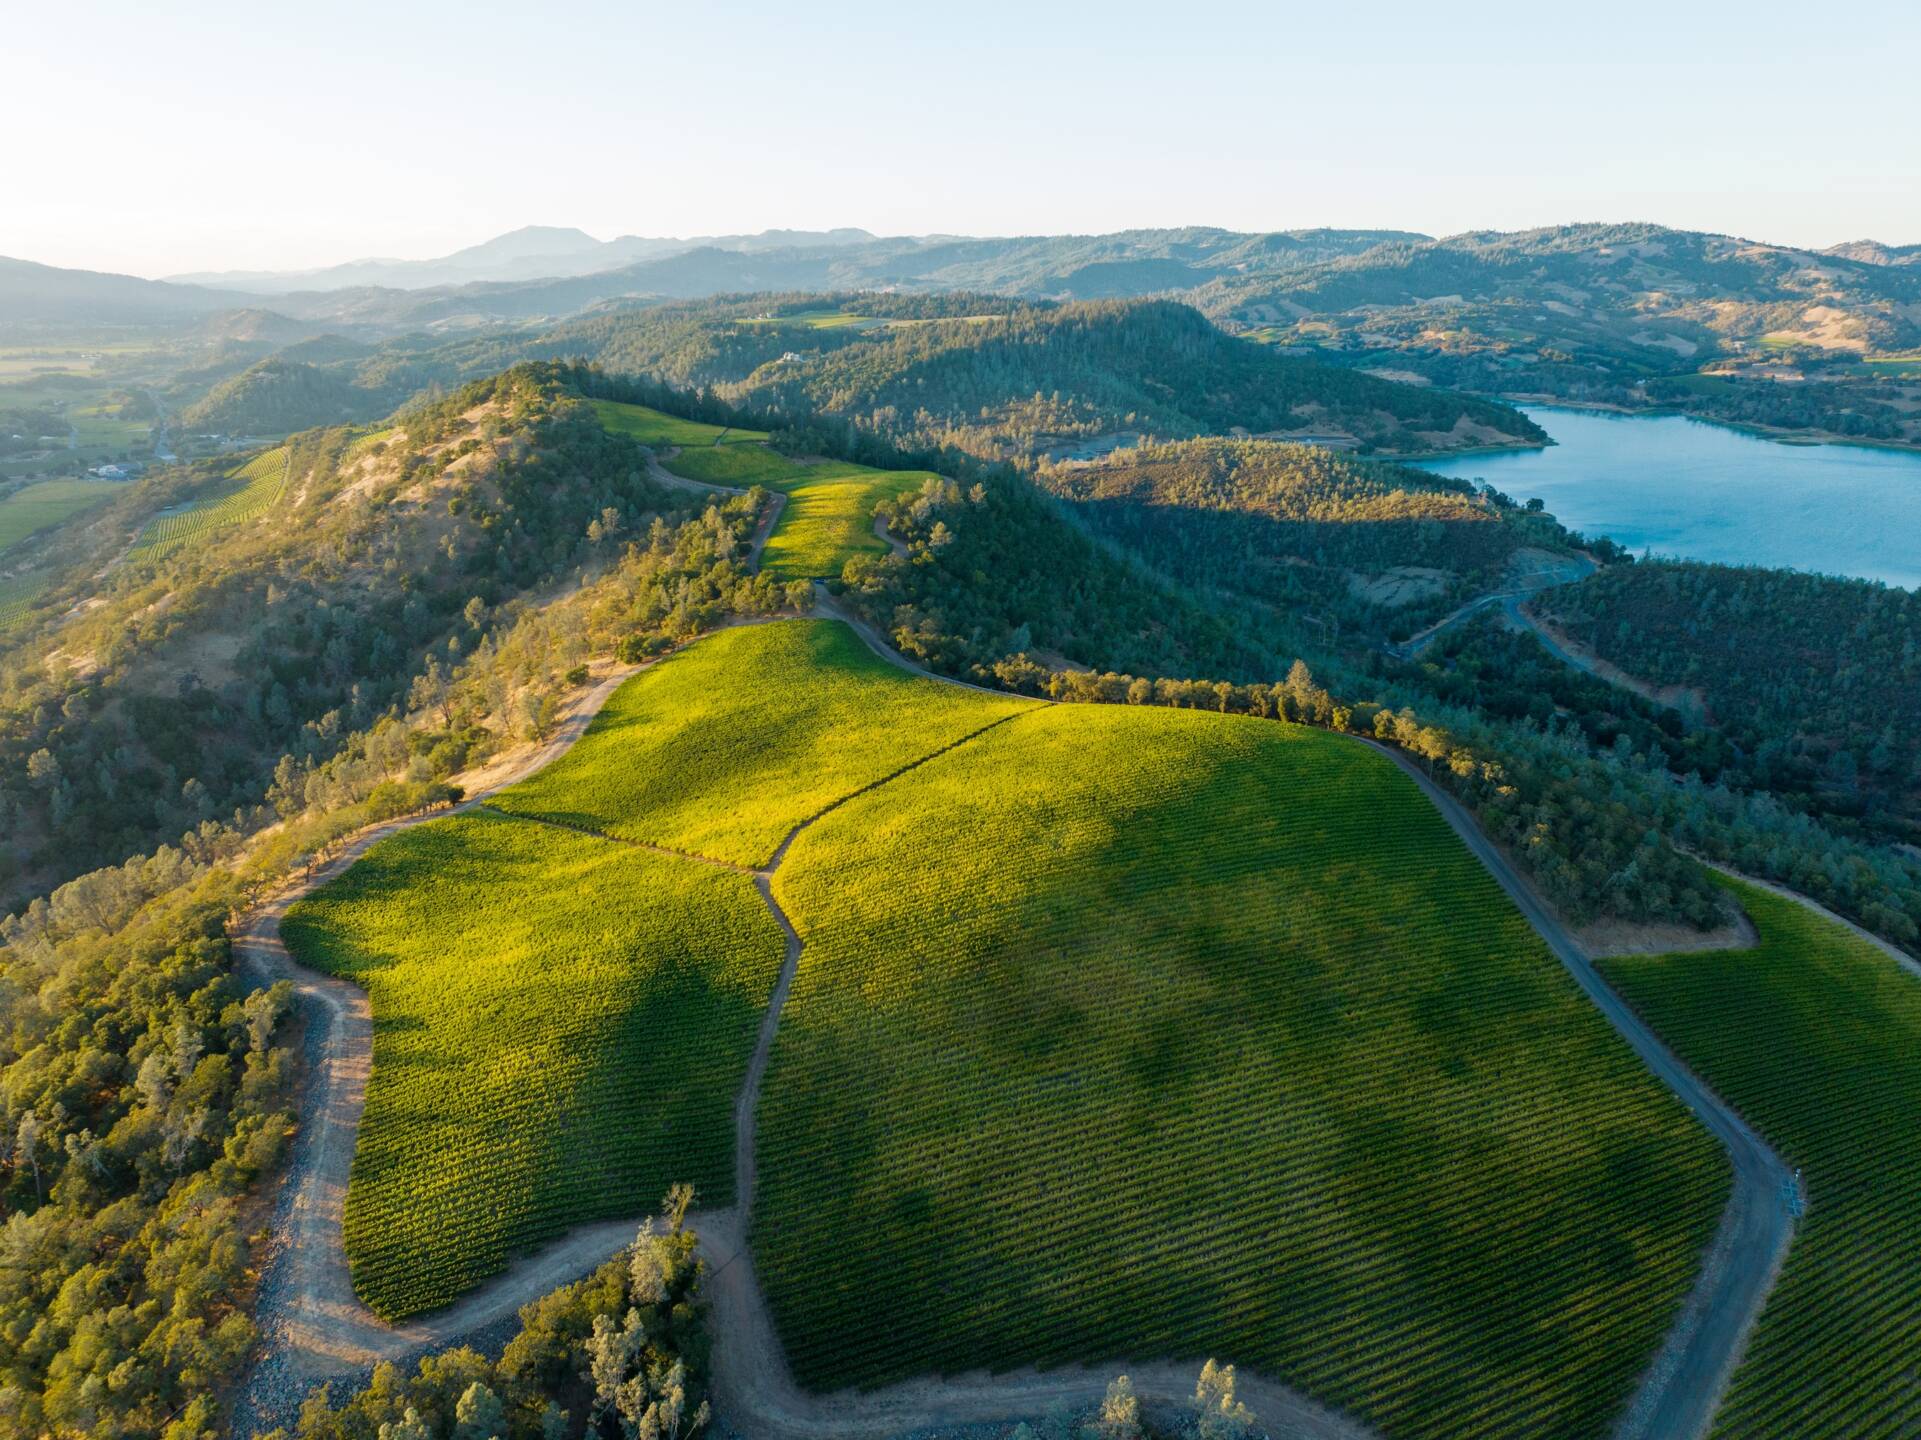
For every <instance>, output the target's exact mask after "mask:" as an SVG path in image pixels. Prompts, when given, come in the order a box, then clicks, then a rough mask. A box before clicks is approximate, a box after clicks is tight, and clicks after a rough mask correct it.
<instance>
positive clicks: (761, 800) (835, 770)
mask: <svg viewBox="0 0 1921 1440" xmlns="http://www.w3.org/2000/svg"><path fill="white" fill-rule="evenodd" d="M1034 703H1035V702H1033V701H1031V700H1022V699H1019V698H1017V697H1014V696H1006V697H1002V696H994V695H985V694H981V693H978V692H975V691H970V690H963V689H960V688H959V687H957V686H953V685H944V684H941V683H939V682H938V681H934V680H923V679H917V678H915V677H913V676H910V675H906V674H903V673H902V672H901V671H900V670H899V669H897V668H896V667H894V666H892V665H890V664H888V663H887V662H886V661H884V660H881V659H880V658H879V657H877V656H876V655H875V654H874V653H873V652H872V651H870V650H869V649H868V648H867V647H866V646H865V645H864V644H862V643H861V641H860V639H859V637H858V636H856V635H855V634H854V633H853V631H851V630H850V629H848V628H847V626H845V625H842V624H840V623H838V622H836V621H824V620H785V621H780V622H777V623H775V624H771V625H752V626H743V627H740V628H737V629H733V630H723V631H721V632H720V633H718V634H716V635H710V636H708V637H707V638H706V639H704V640H702V641H701V642H700V643H699V644H697V645H693V646H690V647H689V648H688V649H686V650H684V651H682V652H681V653H680V654H678V655H675V656H673V657H671V658H669V659H667V660H664V661H661V662H660V663H658V664H657V665H655V666H653V667H652V668H650V669H648V670H646V671H644V672H642V673H641V674H639V675H637V676H635V677H634V678H633V679H632V680H630V681H628V682H627V683H626V685H624V686H622V687H621V689H620V691H619V692H618V693H617V694H616V695H615V696H614V697H613V699H611V700H610V701H609V702H608V703H607V705H606V706H605V708H603V709H602V710H601V712H600V714H599V715H598V716H596V717H595V719H594V723H593V725H592V727H591V728H590V729H589V730H588V731H587V734H586V735H585V736H584V737H582V739H581V741H580V742H579V743H578V744H577V745H575V746H574V747H573V749H572V750H570V751H568V753H567V754H566V755H564V756H562V757H561V758H560V759H559V760H557V761H555V762H554V763H553V764H552V765H549V766H548V767H547V768H546V769H544V770H542V771H541V772H540V773H539V774H537V775H535V776H533V777H532V778H531V779H529V780H525V781H523V782H522V783H520V784H519V785H516V786H513V787H512V788H511V789H508V790H505V791H503V792H501V793H500V794H499V795H497V796H496V797H494V801H493V803H494V804H495V805H497V806H498V807H499V808H500V809H502V810H505V811H508V812H511V813H514V814H522V815H531V816H543V817H547V818H550V819H557V820H560V821H563V822H565V823H567V824H572V825H579V826H584V827H586V828H589V829H593V830H599V831H604V832H606V833H608V834H611V835H616V836H620V837H622V838H624V839H629V840H640V841H645V842H646V843H648V844H653V845H662V846H665V847H667V848H668V849H672V850H681V851H688V852H693V853H697V854H701V855H706V856H710V857H712V858H714V859H719V860H726V861H729V862H731V863H734V864H739V865H759V864H762V863H764V862H765V861H767V860H768V859H769V858H770V857H771V856H772V855H773V852H774V849H775V847H776V846H778V845H779V844H780V842H781V840H782V838H783V837H784V836H785V835H786V834H787V832H788V831H789V830H791V829H792V828H793V827H794V826H795V825H796V824H798V823H799V822H800V821H801V820H804V819H805V818H806V817H807V816H809V815H811V814H813V813H815V812H816V811H818V810H820V809H821V808H823V807H824V806H826V805H827V804H829V803H830V802H832V801H833V800H835V799H838V798H839V797H840V796H842V795H845V794H847V793H848V792H849V791H852V790H857V789H859V788H860V787H861V786H862V785H866V784H868V783H870V782H872V781H874V780H878V779H879V778H881V777H882V776H884V775H886V774H888V773H889V772H890V771H892V770H895V769H897V768H899V767H900V766H902V765H904V764H907V763H908V762H909V761H911V760H914V759H917V758H919V757H920V756H922V755H925V754H927V753H928V752H930V751H933V750H937V749H939V748H940V747H941V746H943V745H946V744H948V743H950V742H952V741H954V740H956V739H958V738H960V737H961V736H963V735H965V734H968V733H969V732H971V731H974V730H977V729H979V728H980V727H981V726H983V725H988V724H991V723H992V722H993V721H995V720H996V719H998V718H1000V717H1001V716H1004V715H1010V714H1014V713H1016V712H1018V711H1020V710H1024V709H1028V708H1031V707H1032V706H1033V705H1034Z"/></svg>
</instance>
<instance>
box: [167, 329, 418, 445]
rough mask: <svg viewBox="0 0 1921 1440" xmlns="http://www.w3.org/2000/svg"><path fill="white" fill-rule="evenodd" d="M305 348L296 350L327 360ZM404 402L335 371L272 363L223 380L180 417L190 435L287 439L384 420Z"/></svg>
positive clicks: (276, 360)
mask: <svg viewBox="0 0 1921 1440" xmlns="http://www.w3.org/2000/svg"><path fill="white" fill-rule="evenodd" d="M314 343H315V342H305V343H304V344H302V345H300V346H296V347H294V348H295V350H308V352H309V353H317V354H319V355H323V356H324V355H326V354H327V353H328V352H327V351H326V350H325V349H320V350H318V351H315V350H312V349H309V347H310V346H312V345H313V344H314ZM402 398H404V396H401V395H397V394H395V393H393V392H391V391H387V390H381V389H373V388H368V387H365V386H361V385H356V384H355V383H353V382H352V381H351V380H349V379H346V378H345V377H343V376H341V375H340V374H338V373H337V372H335V371H332V370H323V369H321V368H320V367H319V366H318V365H314V364H309V363H306V362H304V361H301V360H296V359H291V358H285V357H274V358H270V359H266V360H262V361H259V362H258V363H256V364H253V365H250V366H248V367H247V368H246V369H245V370H243V371H241V372H240V373H239V374H238V375H236V376H234V377H233V378H232V379H230V380H223V381H221V382H220V383H219V384H218V385H216V386H214V388H213V389H212V390H211V391H209V392H208V393H207V394H206V395H205V396H204V397H203V398H201V399H199V400H197V401H195V402H194V403H193V404H191V405H189V406H187V407H186V408H185V409H184V410H182V411H181V412H180V424H181V425H183V426H185V427H188V428H190V429H198V430H214V431H221V432H224V433H227V434H231V435H286V434H289V433H290V432H292V431H295V430H308V429H312V428H313V427H315V426H318V425H352V424H357V423H359V422H362V421H366V420H374V419H378V418H379V417H381V416H383V415H385V414H386V413H387V412H388V411H390V410H392V409H393V408H394V406H395V405H396V404H397V403H398V402H399V401H400V400H401V399H402Z"/></svg>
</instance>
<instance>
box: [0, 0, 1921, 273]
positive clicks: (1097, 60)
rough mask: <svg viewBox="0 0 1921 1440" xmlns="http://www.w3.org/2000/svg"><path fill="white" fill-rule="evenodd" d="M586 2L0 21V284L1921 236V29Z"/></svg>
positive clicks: (1662, 17) (1453, 13)
mask: <svg viewBox="0 0 1921 1440" xmlns="http://www.w3.org/2000/svg"><path fill="white" fill-rule="evenodd" d="M1847 22H1848V23H1847V24H1846V25H1830V24H1820V23H1816V22H1815V21H1813V20H1811V19H1810V17H1809V12H1808V11H1807V9H1806V7H1805V6H1790V5H1787V4H1776V3H1763V4H1753V5H1749V6H1746V7H1743V8H1741V9H1740V10H1738V11H1737V10H1729V9H1725V8H1722V7H1713V8H1710V7H1684V6H1676V5H1672V4H1666V5H1659V6H1657V5H1652V4H1640V3H1633V4H1626V5H1621V6H1616V7H1612V8H1610V9H1608V10H1606V11H1586V10H1583V11H1573V10H1569V11H1566V12H1565V13H1549V12H1544V11H1542V10H1540V9H1538V8H1536V7H1533V6H1526V5H1511V4H1473V5H1470V6H1462V7H1450V8H1447V9H1443V8H1441V7H1427V6H1422V5H1416V4H1409V3H1402V0H1393V3H1384V4H1381V5H1377V6H1375V7H1372V8H1371V9H1369V10H1368V11H1367V12H1366V13H1358V12H1349V11H1346V10H1345V9H1343V10H1340V11H1339V12H1337V10H1336V7H1333V6H1315V7H1303V6H1291V5H1285V6H1284V5H1263V4H1249V3H1240V0H1231V3H1228V4H1224V5H1222V6H1218V7H1212V8H1209V9H1206V10H1199V11H1195V10H1174V9H1170V8H1169V7H1165V6H1151V5H1139V4H1133V3H1115V4H1108V5H1099V6H1095V5H1082V4H1071V5H1055V6H1047V7H1039V6H1016V5H1012V4H1006V3H1002V0H987V3H983V4H980V5H976V6H974V7H971V8H969V9H967V10H965V11H940V12H926V13H915V12H911V11H905V10H899V9H896V8H894V7H889V6H882V5H879V4H874V3H868V0H858V3H847V4H842V5H838V6H835V7H833V10H832V13H831V14H829V13H827V12H825V11H821V12H815V13H813V14H806V13H802V12H800V11H797V10H792V9H788V8H785V7H776V6H773V5H770V4H765V3H754V4H746V3H737V4H727V3H717V4H713V5H709V6H706V7H702V8H701V9H700V10H699V12H698V13H695V12H694V9H693V7H683V6H662V5H657V4H650V3H642V4H632V5H615V4H612V3H608V0H580V3H577V4H575V5H573V6H571V7H569V8H568V9H567V10H566V11H565V12H549V13H548V14H546V15H540V14H536V13H535V12H532V11H527V10H523V9H520V8H517V7H508V6H504V5H499V4H494V3H475V4H465V5H451V4H444V3H438V0H434V3H423V4H416V5H407V6H391V5H389V6H374V5H370V4H365V3H358V0H348V3H344V4H341V5H339V6H336V7H333V8H332V9H331V10H330V11H329V12H327V13H326V14H325V15H324V17H323V16H322V15H321V14H320V13H319V12H294V11H275V10H272V9H261V8H258V7H243V6H240V5H237V4H231V3H225V0H221V3H212V4H200V5H196V6H195V7H194V10H193V13H192V14H191V15H184V14H168V13H165V12H163V11H159V10H153V9H149V8H147V7H144V6H138V5H134V4H132V3H128V0H102V3H98V4H93V5H89V6H86V7H84V10H83V9H82V7H72V8H67V9H57V8H56V7H51V6H35V7H31V8H29V9H26V10H24V11H23V12H21V13H18V14H15V15H13V16H10V17H9V32H10V41H11V43H10V45H9V50H10V52H11V53H10V60H9V64H8V66H7V70H8V87H9V90H10V92H11V93H12V94H13V96H14V99H13V101H12V103H11V104H10V106H9V110H10V113H11V114H12V115H13V116H14V117H15V123H16V124H22V123H23V122H24V123H25V124H26V125H28V126H30V127H31V128H30V133H31V134H32V136H33V139H32V142H31V143H30V144H28V145H25V146H23V147H21V153H19V154H17V155H15V156H13V157H11V158H12V159H13V162H14V163H13V165H12V166H11V170H12V172H13V173H12V174H11V176H10V177H9V183H8V187H7V189H8V199H7V204H6V206H5V209H4V210H3V211H0V254H5V255H11V256H15V257H18V258H22V259H28V260H37V261H41V262H44V263H47V264H52V265H61V266H72V267H80V268H86V269H95V270H111V271H122V272H126V273H129V274H135V275H146V276H164V275H172V274H179V273H183V272H190V271H208V270H289V269H307V268H314V267H320V266H327V265H333V264H339V263H342V262H345V261H349V260H355V259H362V258H366V257H370V256H381V257H393V258H403V259H416V258H426V257H430V256H437V255H442V254H446V253H448V252H450V251H453V250H457V249H461V248H463V247H465V246H468V245H472V244H476V243H478V242H480V241H483V240H486V239H488V238H490V237H492V236H494V235H497V234H500V233H503V232H505V231H510V230H515V229H518V228H520V227H522V226H525V225H530V224H538V225H555V226H575V227H578V228H580V229H583V230H586V231H587V232H588V233H590V234H592V235H594V236H596V237H598V238H600V239H611V238H613V237H615V236H618V235H625V234H636V235H649V236H670V235H671V236H689V235H700V234H727V233H737V232H756V231H760V230H764V229H769V228H788V229H810V230H811V229H828V228H832V227H835V226H858V227H861V228H864V229H867V230H870V231H873V232H874V233H876V234H880V235H900V234H926V233H949V234H966V235H1009V234H1061V233H1094V232H1102V231H1111V230H1121V229H1130V228H1159V227H1171V226H1182V225H1216V226H1221V227H1224V228H1227V229H1233V230H1282V229H1298V228H1306V227H1313V226H1333V227H1341V228H1380V229H1404V230H1419V231H1423V232H1425V233H1427V234H1431V235H1448V234H1456V233H1459V232H1461V231H1464V230H1475V229H1498V230H1517V229H1527V228H1532V227H1535V226H1541V225H1553V224H1561V223H1567V222H1572V221H1586V220H1604V221H1652V222H1656V223H1660V224H1665V225H1672V226H1676V227H1680V228H1685V229H1693V230H1711V231H1720V232H1725V233H1729V234H1735V235H1741V236H1745V237H1747V238H1750V239H1755V240H1762V241H1770V242H1774V243H1779V244H1789V245H1799V246H1806V247H1809V248H1822V247H1825V246H1829V245H1834V244H1838V243H1840V242H1843V241H1848V240H1858V239H1876V240H1881V241H1884V242H1886V243H1889V244H1912V243H1916V242H1921V125H1917V124H1916V123H1915V120H1914V115H1913V66H1914V57H1915V55H1916V54H1917V53H1921V7H1912V6H1907V5H1901V4H1892V3H1870V4H1865V5H1861V6H1856V7H1853V8H1851V9H1850V10H1849V11H1848V12H1847Z"/></svg>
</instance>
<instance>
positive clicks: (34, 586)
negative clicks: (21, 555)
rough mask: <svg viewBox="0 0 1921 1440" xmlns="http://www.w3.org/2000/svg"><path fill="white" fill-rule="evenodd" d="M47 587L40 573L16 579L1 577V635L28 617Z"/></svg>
mask: <svg viewBox="0 0 1921 1440" xmlns="http://www.w3.org/2000/svg"><path fill="white" fill-rule="evenodd" d="M45 588H46V581H45V580H44V579H43V578H42V577H41V576H38V575H33V576H28V577H25V578H22V579H14V580H8V579H0V635H4V634H5V633H6V632H7V631H9V630H11V629H13V627H14V626H16V625H18V624H20V622H21V621H23V620H25V619H26V618H27V614H28V612H29V611H30V610H32V608H33V602H34V601H35V600H36V599H37V598H38V597H39V595H40V592H41V591H42V590H44V589H45Z"/></svg>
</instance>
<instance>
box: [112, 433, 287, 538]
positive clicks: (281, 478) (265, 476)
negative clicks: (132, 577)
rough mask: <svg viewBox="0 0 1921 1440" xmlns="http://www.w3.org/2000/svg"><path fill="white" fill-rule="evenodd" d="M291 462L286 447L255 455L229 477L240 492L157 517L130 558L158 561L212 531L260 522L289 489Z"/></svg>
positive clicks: (143, 534)
mask: <svg viewBox="0 0 1921 1440" xmlns="http://www.w3.org/2000/svg"><path fill="white" fill-rule="evenodd" d="M289 461H290V455H289V452H288V450H287V447H286V446H284V445H282V446H280V447H279V448H278V449H274V450H267V451H263V452H262V453H261V454H259V455H256V456H255V457H254V458H253V459H252V460H249V461H248V462H247V463H246V464H245V465H242V466H240V467H239V468H238V469H236V470H234V471H232V472H231V473H230V474H229V475H228V477H227V478H228V479H230V480H236V481H238V482H239V483H240V488H239V489H237V490H234V491H232V492H231V493H229V494H227V495H224V496H221V497H220V498H219V499H217V500H203V501H200V502H198V503H196V504H193V505H190V506H188V507H187V508H186V509H184V510H176V511H174V512H173V513H172V514H170V515H156V516H155V517H154V518H153V519H152V520H150V521H148V522H147V527H146V529H144V530H142V531H141V532H140V538H139V539H138V540H137V541H135V543H134V547H133V549H132V550H131V551H130V552H128V557H127V558H128V559H130V560H157V559H159V558H161V557H162V556H165V555H169V554H171V553H172V552H173V551H175V550H177V549H179V548H180V547H181V546H182V545H185V544H188V543H189V542H190V541H192V540H194V539H196V538H198V537H199V536H201V535H205V534H207V533H208V532H209V531H213V530H224V529H226V528H227V527H228V526H231V525H242V524H245V523H246V522H247V521H249V520H258V519H259V518H260V517H261V516H262V515H265V514H266V513H267V512H268V511H269V510H271V509H272V508H273V506H274V502H275V501H277V500H279V498H280V496H281V492H283V491H284V490H285V489H286V488H287V474H288V469H289Z"/></svg>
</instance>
